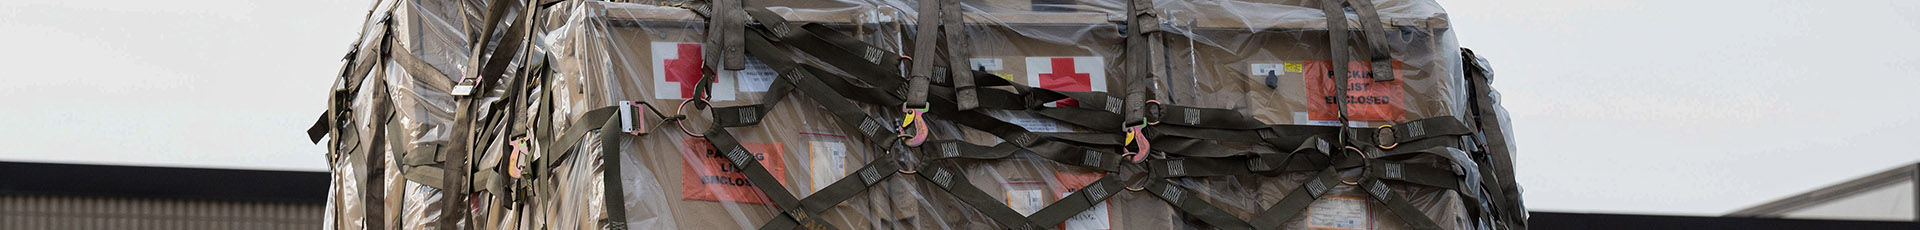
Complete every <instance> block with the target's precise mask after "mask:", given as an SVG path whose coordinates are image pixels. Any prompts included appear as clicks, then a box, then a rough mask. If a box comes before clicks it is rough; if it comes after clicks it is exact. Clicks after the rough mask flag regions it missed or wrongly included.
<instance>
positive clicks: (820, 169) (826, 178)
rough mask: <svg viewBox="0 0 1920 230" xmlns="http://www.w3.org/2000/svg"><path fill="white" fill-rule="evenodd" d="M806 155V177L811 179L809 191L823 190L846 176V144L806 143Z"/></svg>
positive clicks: (833, 142) (831, 142)
mask: <svg viewBox="0 0 1920 230" xmlns="http://www.w3.org/2000/svg"><path fill="white" fill-rule="evenodd" d="M807 155H808V156H807V158H808V162H807V175H808V176H809V177H812V178H813V180H812V181H811V182H812V184H813V186H812V189H810V190H809V191H813V192H817V191H820V189H825V188H827V186H828V185H833V182H834V181H838V180H840V178H841V177H844V176H846V175H847V145H846V144H843V143H840V142H837V141H812V142H808V143H807Z"/></svg>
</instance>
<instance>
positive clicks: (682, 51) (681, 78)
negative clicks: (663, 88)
mask: <svg viewBox="0 0 1920 230" xmlns="http://www.w3.org/2000/svg"><path fill="white" fill-rule="evenodd" d="M678 48H679V50H678V51H679V52H678V53H679V59H667V60H666V61H665V62H666V64H665V65H666V66H663V67H661V69H663V70H664V71H666V79H663V80H666V81H667V82H679V83H680V98H693V87H694V85H696V84H699V83H700V76H701V74H700V44H692V43H688V44H679V46H678ZM714 80H715V81H718V80H719V79H714Z"/></svg>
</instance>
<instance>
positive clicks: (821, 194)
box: [309, 0, 1526, 229]
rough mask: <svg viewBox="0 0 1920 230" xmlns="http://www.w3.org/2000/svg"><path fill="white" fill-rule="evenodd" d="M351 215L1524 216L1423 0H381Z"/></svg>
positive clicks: (1426, 223)
mask: <svg viewBox="0 0 1920 230" xmlns="http://www.w3.org/2000/svg"><path fill="white" fill-rule="evenodd" d="M375 4H376V5H375V7H374V9H373V11H372V12H371V13H370V14H369V15H370V16H369V19H368V23H367V24H366V25H365V26H366V29H365V30H364V31H363V36H362V37H361V39H360V40H359V41H358V42H356V45H355V50H354V51H353V52H352V53H351V54H350V55H349V56H348V61H347V63H346V66H345V67H343V68H342V73H341V76H340V80H339V83H338V84H335V86H334V92H335V94H334V96H333V98H332V101H331V104H330V107H329V110H328V113H327V114H326V115H325V116H323V117H322V119H321V122H320V123H319V124H316V128H315V129H314V130H309V133H310V134H311V135H314V136H315V140H316V141H318V140H320V138H319V136H323V135H324V136H331V137H333V138H332V140H330V141H329V142H328V143H329V145H330V147H331V148H330V153H329V156H330V158H329V159H330V160H332V162H330V163H331V165H333V168H334V172H335V174H334V179H333V181H334V186H333V187H331V189H330V194H331V196H330V197H329V207H328V208H329V210H330V211H329V213H328V219H329V221H328V224H329V226H330V227H329V228H336V229H385V228H402V229H427V228H439V229H467V228H473V229H789V228H806V229H828V228H832V229H1033V228H1046V229H1216V228H1217V229H1304V228H1313V229H1524V228H1525V227H1526V226H1525V216H1524V213H1525V210H1524V207H1523V206H1521V205H1520V203H1519V202H1520V200H1519V194H1518V187H1517V185H1514V184H1513V182H1512V176H1513V173H1512V160H1511V157H1512V144H1511V137H1510V136H1508V135H1507V134H1508V133H1510V130H1509V128H1508V126H1507V124H1508V123H1507V122H1506V120H1505V119H1506V118H1505V115H1504V112H1505V111H1504V110H1502V109H1501V108H1500V107H1499V105H1498V102H1497V98H1496V97H1495V93H1494V92H1493V91H1492V90H1491V88H1489V87H1488V82H1487V81H1488V80H1490V77H1489V76H1490V75H1491V71H1490V70H1489V69H1488V68H1487V65H1486V62H1485V61H1484V60H1483V59H1479V58H1478V57H1474V56H1472V54H1471V52H1463V50H1462V49H1460V48H1459V47H1458V46H1457V44H1456V42H1455V41H1454V40H1453V35H1452V33H1451V29H1450V28H1451V25H1449V22H1448V20H1447V16H1446V13H1445V12H1444V10H1442V9H1441V8H1440V7H1439V6H1438V5H1437V4H1436V3H1434V2H1433V1H1431V0H1373V1H1365V0H1247V1H1177V0H1077V1H1041V0H1033V1H1016V0H837V1H836V0H808V1H756V0H746V1H738V0H735V1H726V0H720V1H575V0H559V1H552V0H548V1H526V2H507V1H478V0H469V1H451V2H441V1H413V0H388V1H380V2H377V3H375Z"/></svg>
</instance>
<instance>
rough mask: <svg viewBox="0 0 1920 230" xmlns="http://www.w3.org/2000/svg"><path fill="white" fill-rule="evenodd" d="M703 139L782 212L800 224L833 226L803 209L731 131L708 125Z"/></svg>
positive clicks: (798, 200)
mask: <svg viewBox="0 0 1920 230" xmlns="http://www.w3.org/2000/svg"><path fill="white" fill-rule="evenodd" d="M706 139H707V143H708V144H710V145H712V146H713V149H716V150H721V151H723V154H724V155H726V157H727V160H728V161H729V162H731V163H733V166H734V167H735V168H738V169H741V170H742V172H741V174H743V175H746V176H747V181H749V182H752V183H753V187H754V188H758V189H760V193H762V194H765V195H766V196H767V200H770V201H773V204H774V206H775V207H777V208H779V209H780V210H781V213H782V214H785V215H787V217H789V218H791V219H794V221H795V222H798V223H799V225H800V226H806V227H808V228H810V229H835V228H834V227H833V226H832V225H830V224H827V223H828V222H827V221H826V220H822V219H820V218H819V217H818V216H814V215H813V214H812V213H813V212H807V211H805V210H803V209H802V208H803V207H802V206H801V205H800V199H799V198H795V197H794V196H793V194H792V193H787V188H786V186H784V185H781V184H780V181H779V180H777V179H775V178H774V177H773V174H771V173H770V172H768V171H767V168H766V166H763V165H760V161H758V160H754V156H753V153H751V152H748V151H747V149H746V147H743V146H741V145H740V141H739V140H738V139H734V137H733V133H732V132H728V131H727V128H725V127H718V126H716V127H713V128H711V129H708V130H707V132H706Z"/></svg>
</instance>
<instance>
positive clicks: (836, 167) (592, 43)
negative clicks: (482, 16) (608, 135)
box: [543, 1, 890, 229]
mask: <svg viewBox="0 0 1920 230" xmlns="http://www.w3.org/2000/svg"><path fill="white" fill-rule="evenodd" d="M795 4H798V5H813V6H823V5H839V6H846V5H844V4H825V3H809V2H806V1H803V2H797V3H795ZM876 10H877V9H876V8H872V7H861V6H858V4H853V6H849V7H844V8H828V9H819V8H797V7H774V9H773V11H774V12H776V13H779V14H781V15H782V16H783V17H786V18H787V19H789V20H794V21H799V22H822V23H825V24H828V25H830V26H839V27H854V28H847V29H846V30H843V31H848V32H850V33H855V34H856V35H860V34H858V31H863V29H864V31H874V30H878V28H876V27H868V25H865V24H863V23H861V22H866V21H871V20H874V19H871V17H872V15H873V14H875V13H874V12H873V11H876ZM566 14H568V15H569V18H568V19H566V20H568V23H566V24H565V25H564V26H562V27H560V28H559V29H556V30H554V31H552V32H550V33H548V34H547V36H546V37H547V38H548V40H547V41H548V42H549V43H548V47H549V49H551V51H552V52H553V54H554V55H553V56H554V57H555V59H554V64H553V69H554V73H553V74H554V79H553V80H552V82H549V83H547V84H546V85H545V87H547V89H550V90H553V92H555V94H554V100H555V103H554V108H552V109H553V110H554V111H555V113H556V115H555V116H554V118H555V119H553V123H552V124H546V125H549V127H567V126H568V125H571V124H572V123H574V122H576V121H575V119H576V118H578V117H579V116H580V115H582V114H583V113H584V112H585V111H587V110H590V109H595V108H601V107H606V106H613V105H615V103H616V102H619V101H644V102H648V103H650V104H651V105H653V106H655V107H658V109H660V110H663V111H674V110H675V108H672V107H671V106H673V105H678V104H679V103H681V102H682V101H684V100H685V99H686V98H689V97H691V96H692V95H691V84H692V83H693V82H696V81H697V79H698V78H699V77H700V75H699V74H700V72H699V71H700V69H699V68H700V67H699V64H700V63H701V60H700V59H701V56H700V55H699V54H700V53H701V49H703V48H707V47H703V45H702V44H701V42H702V41H704V37H705V34H706V33H705V32H704V31H705V28H706V22H705V20H702V19H701V18H700V17H698V16H697V15H695V14H694V13H693V12H692V11H689V10H686V9H682V8H675V7H663V6H657V5H648V4H633V3H608V2H585V3H581V4H579V5H578V6H577V7H575V8H574V9H573V10H571V11H570V12H568V13H566ZM875 39H882V38H875ZM750 56H751V55H750ZM750 60H752V59H750ZM754 62H755V61H749V64H748V65H747V69H744V70H739V71H722V72H720V73H719V74H718V78H719V79H718V80H717V82H716V83H715V84H714V87H715V88H714V93H713V95H711V98H712V99H711V101H712V103H713V104H714V105H715V106H736V105H748V104H758V103H764V101H761V100H762V98H765V95H764V94H765V92H766V91H767V84H771V83H772V81H773V78H775V77H776V73H774V72H773V71H772V70H771V69H768V68H767V67H766V66H764V65H759V64H757V63H754ZM795 94H798V93H795ZM691 112H693V111H690V113H691ZM689 117H692V119H693V120H690V121H686V122H683V124H682V125H685V126H689V128H691V129H694V130H692V131H694V132H703V131H704V130H700V129H705V128H706V127H710V126H708V125H710V123H709V122H707V121H706V119H705V115H702V114H689ZM841 127H845V126H843V125H842V124H840V123H839V122H838V121H836V120H834V118H832V117H831V116H830V115H829V113H828V112H827V111H825V110H824V109H822V108H821V107H820V106H819V105H816V104H814V103H813V102H812V101H810V100H809V99H808V98H807V97H801V96H792V97H787V98H786V99H784V101H780V102H778V104H777V105H776V106H774V107H773V108H772V109H771V111H770V112H769V113H767V116H766V117H765V118H763V119H762V121H761V123H760V124H758V125H753V126H747V127H739V128H730V130H732V131H733V133H735V134H736V137H737V138H738V139H739V140H740V141H741V142H743V144H744V145H745V146H746V147H747V148H748V149H749V150H750V151H753V153H754V155H755V156H756V157H757V158H759V159H760V160H761V163H762V164H764V165H767V166H768V169H769V171H770V172H772V173H774V175H775V176H776V177H781V178H780V179H781V180H782V182H783V183H784V185H785V187H786V188H787V192H790V193H792V194H795V195H796V196H805V195H809V194H811V193H812V192H813V191H814V190H817V189H819V187H822V186H824V184H823V183H821V182H831V181H833V180H837V179H840V178H842V177H844V176H846V175H848V174H849V173H851V172H852V171H853V169H858V168H859V167H861V166H862V165H865V164H866V162H868V161H870V160H872V159H874V157H876V156H877V155H879V154H880V153H879V152H877V151H872V149H873V148H871V147H868V146H873V144H871V143H866V141H865V140H863V139H861V138H854V137H850V135H855V134H849V133H846V132H845V131H844V129H842V128H841ZM564 132H567V130H555V133H564ZM623 137H626V136H623ZM623 139H627V140H623V141H622V144H621V145H620V146H621V148H620V150H621V152H620V153H619V154H621V156H620V157H621V159H622V160H621V162H622V165H621V166H620V167H622V168H621V170H620V171H621V172H622V173H623V175H619V177H620V179H621V183H622V185H621V186H623V187H622V188H623V191H624V192H625V194H623V195H624V198H625V200H626V203H625V204H623V205H625V208H626V210H627V212H626V213H627V216H625V217H615V218H624V220H625V221H626V223H627V224H628V226H630V227H632V228H641V229H750V228H758V227H759V226H760V225H763V224H765V223H767V221H768V220H771V219H772V218H774V217H776V216H777V210H776V208H775V207H773V206H772V205H771V204H770V203H768V202H766V201H765V198H764V195H763V194H760V193H759V190H757V189H754V188H753V187H752V185H751V183H749V182H747V181H746V179H745V178H744V177H743V176H741V175H740V173H739V172H738V169H735V168H733V166H731V165H729V164H723V162H726V161H725V160H724V158H721V157H718V154H717V153H716V152H714V151H711V150H709V149H710V147H708V146H707V144H706V143H705V142H704V141H702V140H700V139H697V138H689V136H688V135H686V134H684V133H682V132H681V131H680V130H677V128H675V127H671V126H669V127H665V129H659V130H655V131H654V132H652V133H650V134H648V135H646V136H638V137H631V138H623ZM596 141H606V140H596ZM583 142H588V141H583ZM592 146H597V145H583V146H574V149H575V151H576V154H575V155H573V156H565V157H561V159H563V160H565V161H568V162H574V163H579V164H576V165H562V166H560V167H558V169H556V170H560V169H565V168H568V167H572V168H573V169H571V170H560V171H563V172H569V171H570V172H580V173H578V174H572V175H564V174H563V175H558V177H560V178H563V179H562V180H565V181H572V182H577V184H566V183H563V185H564V186H560V188H557V189H558V190H562V191H560V192H558V193H557V194H569V195H563V196H573V195H580V194H591V193H593V192H585V191H576V192H569V191H570V190H568V189H586V190H594V191H600V190H599V189H595V188H598V187H599V186H601V185H598V184H599V183H600V181H599V180H598V178H599V177H597V176H594V177H589V176H588V175H591V174H592V173H597V169H598V168H599V166H597V165H595V164H598V154H605V153H598V152H597V151H599V150H598V148H597V147H592ZM543 157H558V156H543ZM583 161H591V162H592V163H587V162H583ZM827 165H832V166H828V167H822V166H827ZM588 169H590V170H593V171H596V172H585V171H581V170H588ZM575 178H578V179H575ZM821 179H824V180H821ZM871 191H878V190H870V191H869V192H867V193H865V194H860V195H856V196H855V198H853V199H850V200H848V201H846V202H844V203H843V204H842V205H840V206H838V207H835V208H832V209H829V210H828V211H826V212H825V213H822V214H820V215H818V216H819V217H821V218H822V219H825V220H827V221H828V222H830V224H832V225H834V226H836V227H839V228H842V229H874V228H880V227H878V225H880V224H881V223H879V222H877V220H880V218H874V217H872V216H874V215H885V214H887V213H886V211H884V210H890V209H889V208H886V202H884V199H873V198H872V197H879V196H878V195H879V194H884V193H874V192H871ZM582 196H586V195H582ZM870 196H871V197H870ZM560 199H561V200H560V201H559V203H558V204H556V205H558V207H576V208H574V209H586V208H584V207H589V206H586V205H585V204H586V203H592V202H584V203H576V202H572V201H569V200H568V199H567V198H564V197H563V198H560ZM585 199H597V198H586V197H583V200H585ZM877 210H878V211H877ZM550 211H552V212H556V213H554V214H552V215H554V218H552V219H553V220H555V221H556V222H573V223H555V224H554V226H559V228H564V229H573V228H575V227H569V226H581V227H591V226H598V225H589V224H594V223H597V221H599V219H600V218H604V217H602V216H598V215H604V214H603V213H601V212H599V211H598V210H594V211H583V212H574V211H565V210H550Z"/></svg>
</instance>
